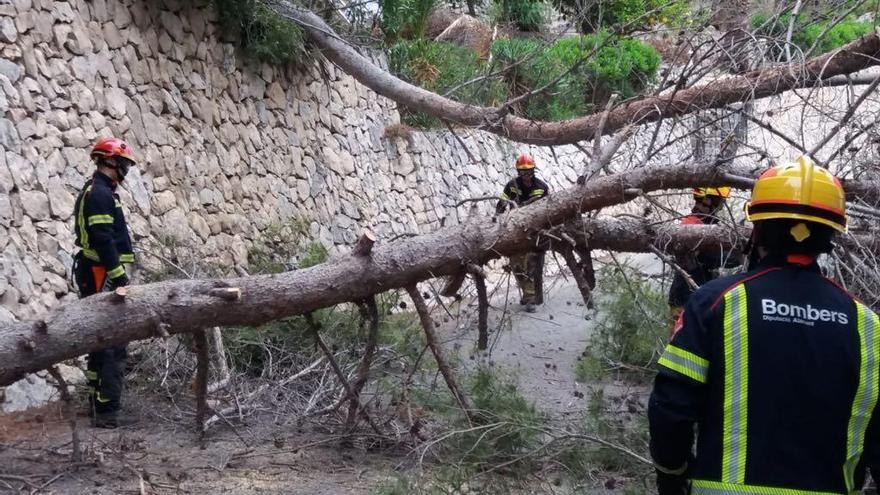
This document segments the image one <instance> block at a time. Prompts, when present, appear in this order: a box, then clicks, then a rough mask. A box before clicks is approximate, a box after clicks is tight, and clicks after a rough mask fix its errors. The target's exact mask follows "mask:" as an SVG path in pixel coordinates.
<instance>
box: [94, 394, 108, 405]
mask: <svg viewBox="0 0 880 495" xmlns="http://www.w3.org/2000/svg"><path fill="white" fill-rule="evenodd" d="M95 399H96V400H97V401H98V402H101V403H103V404H106V403H108V402H110V397H107V396H106V395H104V394H102V393H101V392H98V393H96V394H95Z"/></svg>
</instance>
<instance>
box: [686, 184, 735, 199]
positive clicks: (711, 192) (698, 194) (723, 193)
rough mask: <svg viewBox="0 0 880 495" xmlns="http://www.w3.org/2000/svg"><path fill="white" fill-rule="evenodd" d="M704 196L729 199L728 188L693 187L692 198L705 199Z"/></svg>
mask: <svg viewBox="0 0 880 495" xmlns="http://www.w3.org/2000/svg"><path fill="white" fill-rule="evenodd" d="M706 196H718V197H719V198H729V197H730V188H729V187H695V188H694V197H695V198H705V197H706Z"/></svg>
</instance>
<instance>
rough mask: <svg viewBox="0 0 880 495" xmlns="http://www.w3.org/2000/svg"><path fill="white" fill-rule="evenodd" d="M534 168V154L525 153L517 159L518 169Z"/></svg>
mask: <svg viewBox="0 0 880 495" xmlns="http://www.w3.org/2000/svg"><path fill="white" fill-rule="evenodd" d="M533 168H535V159H534V158H532V155H529V154H528V153H523V154H522V155H519V158H517V159H516V169H517V170H532V169H533Z"/></svg>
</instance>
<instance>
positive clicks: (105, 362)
mask: <svg viewBox="0 0 880 495" xmlns="http://www.w3.org/2000/svg"><path fill="white" fill-rule="evenodd" d="M91 157H92V160H94V162H95V165H96V166H97V168H98V169H97V171H95V174H94V175H93V176H92V178H91V179H90V180H89V181H87V182H86V184H85V186H84V187H83V189H82V192H80V194H79V196H78V197H77V199H76V203H75V206H74V218H75V225H74V231H75V233H76V245H77V246H78V247H79V248H80V251H79V252H77V253H76V256H75V257H74V268H73V272H74V278H75V279H76V285H77V289H78V290H79V295H80V297H87V296H90V295H92V294H95V293H98V292H102V291H105V290H112V289H115V288H117V287H123V286H125V285H128V276H127V275H126V273H125V265H126V264H130V263H133V262H134V253H133V251H132V246H131V237H130V236H129V233H128V226H127V225H126V223H125V216H124V215H123V213H122V205H121V204H120V203H119V196H118V195H117V194H116V186H117V185H118V184H119V182H121V181H122V180H123V179H124V178H125V175H126V173H127V172H128V169H129V167H131V166H132V165H134V154H133V153H132V150H131V147H129V146H128V144H126V143H125V142H124V141H122V140H121V139H116V138H105V139H101V140H99V141H98V142H97V143H96V144H95V146H94V148H93V149H92V152H91ZM125 359H126V349H125V346H122V347H110V348H107V349H103V350H100V351H97V352H93V353H90V354H89V357H88V370H87V372H86V377H87V378H88V380H89V385H90V387H91V393H90V395H89V406H90V407H89V412H90V414H91V415H92V417H93V419H92V422H93V424H94V425H95V426H97V427H100V428H116V427H117V426H119V425H120V423H122V422H129V421H127V420H126V419H124V418H121V417H120V415H119V410H120V405H121V401H122V388H123V374H124V372H125Z"/></svg>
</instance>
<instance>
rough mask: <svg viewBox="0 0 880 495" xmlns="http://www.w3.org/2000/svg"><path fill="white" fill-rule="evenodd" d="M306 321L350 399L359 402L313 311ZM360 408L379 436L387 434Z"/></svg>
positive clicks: (307, 314)
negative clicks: (319, 331)
mask: <svg viewBox="0 0 880 495" xmlns="http://www.w3.org/2000/svg"><path fill="white" fill-rule="evenodd" d="M305 317H306V321H307V322H308V323H309V326H310V327H311V329H312V334H313V335H314V337H315V342H316V343H317V344H318V347H320V348H321V351H322V352H323V353H324V355H325V356H327V360H328V361H330V367H331V368H333V372H334V373H336V377H337V378H339V383H341V384H342V388H343V389H345V393H346V394H347V395H348V397H349V399H350V400H352V401H355V402H357V400H358V398H357V396H356V395H355V394H354V390H353V389H352V387H351V384H349V383H348V380H347V379H346V378H345V373H343V372H342V368H340V367H339V363H337V362H336V358H335V357H333V352H332V351H331V350H330V348H329V347H327V344H325V343H324V339H322V338H321V334H320V333H318V323H317V322H316V321H315V319H314V317H313V316H312V314H311V313H306V315H305ZM358 409H359V410H360V414H361V416H363V417H364V418H366V420H367V422H368V423H370V427H371V428H372V429H373V431H375V432H376V434H377V435H379V436H385V434H384V433H383V432H382V429H381V428H380V427H379V425H378V424H377V423H376V421H375V420H373V418H372V417H371V416H370V415H369V414H367V411H365V410H363V409H361V408H360V407H359V408H358Z"/></svg>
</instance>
